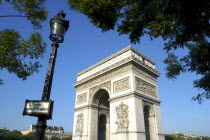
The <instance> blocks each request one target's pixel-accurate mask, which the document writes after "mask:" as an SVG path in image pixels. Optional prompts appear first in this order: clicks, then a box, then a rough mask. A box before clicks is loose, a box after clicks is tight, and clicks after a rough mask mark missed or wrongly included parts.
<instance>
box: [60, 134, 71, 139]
mask: <svg viewBox="0 0 210 140" xmlns="http://www.w3.org/2000/svg"><path fill="white" fill-rule="evenodd" d="M62 140H72V135H71V136H69V137H64V138H62Z"/></svg>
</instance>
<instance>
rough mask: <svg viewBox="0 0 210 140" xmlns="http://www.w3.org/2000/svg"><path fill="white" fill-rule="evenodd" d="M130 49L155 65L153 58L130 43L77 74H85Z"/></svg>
mask: <svg viewBox="0 0 210 140" xmlns="http://www.w3.org/2000/svg"><path fill="white" fill-rule="evenodd" d="M128 50H132V51H133V52H135V53H137V54H138V55H140V56H141V57H143V58H144V59H146V60H147V61H149V62H150V63H152V64H153V65H155V62H154V61H153V60H151V59H150V58H148V57H147V56H145V55H143V54H142V53H141V52H139V51H138V50H137V49H135V48H133V47H132V46H131V45H129V46H128V47H126V48H124V49H122V50H120V51H118V52H117V53H114V54H113V55H111V56H109V57H107V58H105V59H103V60H102V61H99V62H98V63H96V64H94V65H92V66H90V67H88V68H87V69H85V70H83V71H81V72H79V73H78V74H77V77H78V76H80V75H82V74H84V73H86V72H88V71H90V70H92V69H94V68H96V67H97V66H99V65H101V64H103V63H105V62H107V61H109V60H111V59H113V58H115V57H116V56H119V55H121V54H123V53H124V52H126V51H128Z"/></svg>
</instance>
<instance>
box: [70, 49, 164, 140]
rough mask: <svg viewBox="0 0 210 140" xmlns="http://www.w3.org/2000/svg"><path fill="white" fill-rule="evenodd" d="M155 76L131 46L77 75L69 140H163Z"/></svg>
mask: <svg viewBox="0 0 210 140" xmlns="http://www.w3.org/2000/svg"><path fill="white" fill-rule="evenodd" d="M159 75H160V73H159V72H158V71H156V70H155V63H154V62H153V61H152V60H151V59H149V58H148V57H146V56H144V55H143V54H142V53H140V52H139V51H137V50H136V49H134V48H133V47H131V46H128V47H126V48H124V49H122V50H121V51H119V52H117V53H115V54H113V55H111V56H110V57H108V58H106V59H104V60H102V61H100V62H98V63H96V64H95V65H93V66H91V67H89V68H87V69H85V70H84V71H82V72H80V73H78V75H77V82H76V83H75V84H74V87H75V88H76V102H75V114H74V126H73V140H164V135H163V128H162V121H161V111H160V101H159V95H158V87H157V77H159Z"/></svg>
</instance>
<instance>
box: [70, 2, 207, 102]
mask: <svg viewBox="0 0 210 140" xmlns="http://www.w3.org/2000/svg"><path fill="white" fill-rule="evenodd" d="M68 4H69V5H70V8H71V9H73V10H76V11H77V12H80V13H83V14H85V15H87V17H88V18H89V19H90V22H91V23H93V24H94V25H95V26H96V27H98V28H100V29H102V31H108V30H116V31H117V32H119V34H120V35H123V34H128V35H129V39H130V40H131V42H132V43H140V38H141V37H142V36H143V35H145V34H148V35H149V36H150V37H151V39H154V38H157V37H162V38H163V40H164V41H165V47H164V48H163V49H164V50H166V51H167V52H168V58H166V60H165V61H164V62H165V63H166V64H167V67H166V72H167V76H168V77H169V78H177V76H178V75H179V74H180V73H181V72H195V73H196V74H198V75H201V78H200V79H197V80H195V81H194V87H195V88H198V89H200V90H201V93H199V94H198V95H197V96H195V97H194V98H193V99H194V100H198V101H199V102H201V101H202V100H203V99H204V98H206V99H209V98H210V82H209V80H210V59H209V58H210V46H209V36H210V26H209V25H210V22H209V20H210V1H208V0H201V1H191V0H174V1H172V0H114V1H113V0H68ZM178 48H186V49H188V52H189V53H188V54H187V55H185V56H183V57H181V58H179V57H178V56H176V55H175V53H173V51H174V50H176V49H178Z"/></svg>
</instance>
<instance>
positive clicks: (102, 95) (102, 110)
mask: <svg viewBox="0 0 210 140" xmlns="http://www.w3.org/2000/svg"><path fill="white" fill-rule="evenodd" d="M92 104H94V105H96V106H97V108H98V116H97V117H98V123H97V125H98V126H97V128H98V129H97V131H98V132H97V140H109V131H110V128H109V126H110V124H109V114H110V112H109V110H110V105H109V93H108V92H107V91H106V90H105V89H99V90H98V91H97V92H96V93H95V94H94V96H93V98H92Z"/></svg>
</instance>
